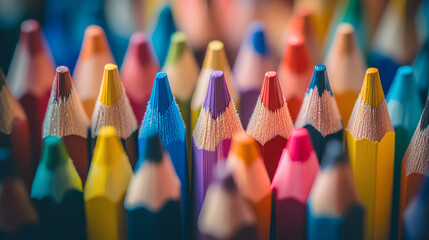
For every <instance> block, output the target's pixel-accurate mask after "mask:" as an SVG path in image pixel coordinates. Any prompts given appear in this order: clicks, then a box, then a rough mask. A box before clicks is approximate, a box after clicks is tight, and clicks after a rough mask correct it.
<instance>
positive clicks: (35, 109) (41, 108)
mask: <svg viewBox="0 0 429 240" xmlns="http://www.w3.org/2000/svg"><path fill="white" fill-rule="evenodd" d="M54 71H55V63H54V61H53V59H52V55H51V53H50V50H49V47H48V45H47V43H46V41H45V38H44V36H43V33H42V30H41V27H40V24H39V23H38V22H37V21H35V20H26V21H24V22H23V23H22V24H21V33H20V37H19V42H18V44H17V46H16V49H15V54H14V56H13V58H12V62H11V64H10V68H9V73H8V78H7V81H8V86H9V89H10V92H11V93H12V94H13V95H14V96H15V98H17V99H18V101H19V102H20V103H21V105H22V107H23V108H24V111H25V113H26V115H27V118H28V124H29V127H30V137H31V150H32V158H33V164H32V167H33V173H34V171H35V168H36V167H37V164H38V163H39V159H40V151H41V146H42V131H41V129H42V124H43V117H44V116H45V111H46V107H47V105H48V101H49V94H50V91H49V90H50V88H51V86H52V79H53V73H54Z"/></svg>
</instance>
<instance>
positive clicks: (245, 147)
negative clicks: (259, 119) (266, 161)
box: [230, 132, 260, 165]
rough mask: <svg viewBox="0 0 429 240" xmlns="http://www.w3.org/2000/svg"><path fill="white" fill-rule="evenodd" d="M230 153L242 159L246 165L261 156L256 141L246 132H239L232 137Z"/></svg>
mask: <svg viewBox="0 0 429 240" xmlns="http://www.w3.org/2000/svg"><path fill="white" fill-rule="evenodd" d="M230 154H231V155H234V156H236V157H238V158H239V159H241V160H242V161H243V162H244V163H245V164H246V165H251V164H252V163H253V161H254V160H255V159H257V158H259V157H260V153H259V148H258V145H257V144H256V141H255V140H254V139H253V138H252V137H251V136H249V135H248V134H247V133H245V132H239V133H237V134H236V135H235V136H234V137H233V138H232V144H231V150H230Z"/></svg>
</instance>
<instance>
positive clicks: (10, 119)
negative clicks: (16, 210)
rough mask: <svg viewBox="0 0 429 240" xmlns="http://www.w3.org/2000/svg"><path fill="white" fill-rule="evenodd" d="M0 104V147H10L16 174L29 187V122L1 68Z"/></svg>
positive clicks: (31, 165)
mask: <svg viewBox="0 0 429 240" xmlns="http://www.w3.org/2000/svg"><path fill="white" fill-rule="evenodd" d="M0 106H1V107H0V113H1V114H0V148H8V149H10V151H11V155H12V159H13V161H14V165H15V167H16V168H17V169H16V170H17V172H18V175H19V176H21V177H22V179H23V180H24V182H25V184H26V187H27V188H28V189H30V188H31V182H32V181H33V161H32V158H31V147H32V145H31V143H30V130H29V123H28V119H27V116H26V115H25V112H24V109H23V108H22V106H21V104H20V103H19V102H18V101H17V100H16V99H15V98H14V97H13V96H12V93H11V92H10V91H9V88H8V87H7V84H6V77H5V75H4V74H3V71H2V70H1V68H0Z"/></svg>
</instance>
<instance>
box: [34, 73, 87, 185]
mask: <svg viewBox="0 0 429 240" xmlns="http://www.w3.org/2000/svg"><path fill="white" fill-rule="evenodd" d="M88 128H89V120H88V118H87V117H86V113H85V110H84V109H83V106H82V103H81V102H80V99H79V98H78V96H77V95H76V90H75V89H74V87H73V82H72V79H71V77H70V72H69V69H68V68H67V67H65V66H60V67H57V69H56V72H55V77H54V81H53V83H52V90H51V97H50V99H49V103H48V108H47V110H46V115H45V120H44V121H43V133H42V136H43V139H45V138H47V137H48V136H58V137H60V138H62V140H63V141H64V145H65V146H66V149H67V152H68V154H69V156H70V158H71V159H72V161H73V164H74V166H75V167H76V170H77V172H78V174H79V177H80V179H82V182H85V181H86V175H87V174H88V153H89V152H88V141H87V139H88ZM81 185H82V184H81Z"/></svg>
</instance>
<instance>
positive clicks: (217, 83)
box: [203, 70, 231, 119]
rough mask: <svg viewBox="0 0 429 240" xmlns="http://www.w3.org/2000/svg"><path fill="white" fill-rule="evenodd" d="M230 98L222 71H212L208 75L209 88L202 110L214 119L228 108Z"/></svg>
mask: <svg viewBox="0 0 429 240" xmlns="http://www.w3.org/2000/svg"><path fill="white" fill-rule="evenodd" d="M230 101H231V97H230V95H229V92H228V87H227V85H226V82H225V76H224V75H223V72H222V71H218V70H216V71H213V72H212V73H211V74H210V81H209V86H208V88H207V94H206V99H205V100H204V105H203V108H205V109H208V110H209V111H210V113H211V114H212V117H213V118H214V119H216V118H217V117H218V116H219V115H220V114H222V113H223V112H224V111H225V109H226V108H227V107H228V105H229V102H230Z"/></svg>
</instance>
